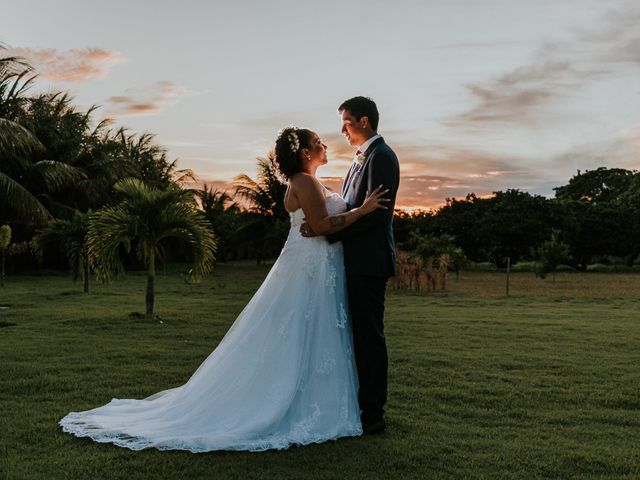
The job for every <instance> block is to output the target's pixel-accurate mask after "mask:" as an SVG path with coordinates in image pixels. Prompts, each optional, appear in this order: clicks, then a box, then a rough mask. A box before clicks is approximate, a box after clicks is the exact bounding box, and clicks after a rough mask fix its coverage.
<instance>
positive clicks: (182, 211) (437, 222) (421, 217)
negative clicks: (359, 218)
mask: <svg viewBox="0 0 640 480" xmlns="http://www.w3.org/2000/svg"><path fill="white" fill-rule="evenodd" d="M35 78H36V74H35V72H34V71H33V69H32V68H31V67H30V66H29V65H28V64H27V63H26V62H24V61H23V60H22V59H20V58H17V57H11V56H5V57H3V58H0V226H4V225H6V226H7V227H6V228H5V229H4V230H3V232H2V235H1V237H2V238H1V240H2V242H0V244H1V245H0V246H1V247H2V248H1V250H2V268H3V272H4V265H5V257H8V262H9V267H10V268H11V269H14V270H15V269H19V268H24V267H30V268H33V267H34V266H37V265H44V266H46V267H50V268H70V269H71V271H72V273H73V275H74V277H75V278H81V279H84V281H85V289H88V288H89V286H88V282H89V277H90V272H94V273H96V274H98V275H99V276H100V277H102V278H105V279H106V278H109V276H112V275H114V274H117V273H118V272H120V271H122V270H123V268H124V267H125V266H129V267H140V268H145V269H147V271H148V272H149V279H150V280H149V282H150V286H149V287H148V297H149V296H151V297H152V289H153V288H152V287H153V282H152V279H153V275H154V272H155V270H154V269H155V265H156V264H157V263H158V262H169V261H186V262H191V263H192V264H193V268H191V270H190V271H187V272H185V277H186V278H193V279H195V278H197V276H198V275H200V274H202V273H206V272H207V271H209V270H210V269H211V267H212V265H213V261H214V258H217V261H228V260H234V259H245V258H252V259H255V260H256V261H257V262H261V261H263V260H265V259H268V258H273V257H275V256H277V254H278V253H279V251H280V249H281V248H282V245H283V244H284V241H285V239H286V235H287V232H288V229H289V216H288V213H287V212H286V210H285V208H284V192H285V189H286V185H285V184H284V183H283V182H282V181H281V179H280V177H279V176H278V174H277V171H276V169H275V166H274V162H273V158H272V156H270V155H267V156H265V157H264V158H259V159H258V175H257V177H256V178H255V179H253V178H251V177H249V176H248V175H240V176H238V177H236V179H235V189H234V190H233V191H231V192H228V191H221V190H214V189H212V188H209V187H208V186H207V185H204V186H203V187H202V188H199V189H191V188H186V187H185V185H186V183H185V182H187V181H194V180H195V175H194V173H193V172H192V171H190V170H184V169H183V170H181V169H178V168H177V162H176V161H175V160H169V159H168V158H167V152H166V150H165V149H164V148H163V147H161V146H160V145H158V144H157V143H156V142H155V140H154V137H153V135H151V134H148V133H143V134H136V133H133V132H130V131H128V130H127V129H125V128H117V129H114V128H112V126H111V125H112V124H111V122H110V121H109V120H103V121H101V122H98V123H97V124H94V122H93V120H92V116H93V115H94V113H95V111H96V107H92V108H90V109H88V110H86V111H83V110H80V109H78V108H77V107H75V106H74V105H73V99H72V98H71V97H70V96H69V95H68V94H65V93H61V92H53V93H41V94H37V95H30V94H29V90H30V88H31V87H32V86H33V83H34V80H35ZM639 200H640V173H638V172H637V171H632V170H625V169H620V168H604V167H602V168H598V169H596V170H591V171H586V172H580V171H578V173H577V174H576V175H575V176H574V177H573V178H571V179H570V180H569V182H568V183H567V184H566V185H563V186H560V187H557V188H556V189H555V198H545V197H543V196H540V195H532V194H529V193H527V192H522V191H519V190H513V189H510V190H506V191H498V192H495V193H494V195H493V196H492V197H489V198H481V197H477V196H476V195H474V194H473V193H471V194H469V195H467V196H466V197H465V198H463V199H456V198H452V199H447V200H446V204H445V205H444V206H442V207H441V208H439V209H437V210H434V211H420V212H414V213H411V214H410V213H407V212H404V211H396V212H395V220H394V233H395V237H396V241H397V246H398V249H399V250H400V251H401V252H403V254H402V255H401V257H402V258H421V259H422V262H423V263H424V267H425V268H427V269H429V271H433V272H442V271H443V270H444V272H445V274H446V271H448V270H454V271H459V270H460V269H461V268H463V267H464V265H465V264H466V263H467V262H470V261H471V262H490V263H493V264H495V265H497V266H499V267H502V266H505V265H506V263H507V262H509V263H510V264H515V263H518V262H522V261H532V260H540V259H542V257H546V258H547V260H548V261H550V259H551V258H552V257H554V255H555V257H557V258H555V257H554V258H555V260H554V262H555V263H558V262H560V261H562V262H563V263H567V264H569V265H572V266H573V267H574V268H577V269H585V268H587V265H589V264H590V263H593V262H598V261H606V260H607V259H611V258H612V257H615V258H618V259H621V261H623V262H624V263H625V264H626V265H632V264H633V262H634V261H635V260H636V259H637V257H638V255H639V254H640V215H639V213H640V212H639V207H638V205H639ZM181 221H182V223H180V222H181ZM7 228H8V229H9V232H7ZM198 242H200V244H201V245H200V246H198ZM202 245H205V247H206V248H204V249H203V247H202ZM560 253H561V255H560ZM403 255H404V257H403ZM558 255H559V256H558ZM554 262H552V263H554ZM443 265H444V268H443ZM550 268H551V266H550ZM3 276H4V274H3ZM438 278H439V277H437V275H436V274H435V273H434V276H433V278H432V279H431V280H430V281H431V282H432V283H433V285H434V288H435V285H436V284H437V283H438V282H439V281H440V280H438ZM442 281H444V279H442ZM151 300H152V298H151Z"/></svg>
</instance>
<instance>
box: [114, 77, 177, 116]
mask: <svg viewBox="0 0 640 480" xmlns="http://www.w3.org/2000/svg"><path fill="white" fill-rule="evenodd" d="M186 93H187V89H186V88H185V87H183V86H182V85H178V84H176V83H173V82H167V81H163V82H158V83H155V84H154V85H152V86H151V87H145V88H130V89H127V90H126V91H125V94H124V95H117V96H113V97H109V98H108V99H107V113H108V115H110V116H114V117H126V116H143V115H153V114H156V113H159V112H162V111H164V109H165V108H166V107H167V106H169V105H171V104H173V103H175V102H176V101H177V98H178V97H179V96H181V95H184V94H186Z"/></svg>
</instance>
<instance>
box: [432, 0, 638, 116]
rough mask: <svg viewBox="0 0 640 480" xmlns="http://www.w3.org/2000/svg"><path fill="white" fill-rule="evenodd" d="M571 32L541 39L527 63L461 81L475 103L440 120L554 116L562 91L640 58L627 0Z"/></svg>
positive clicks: (634, 17)
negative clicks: (482, 78)
mask: <svg viewBox="0 0 640 480" xmlns="http://www.w3.org/2000/svg"><path fill="white" fill-rule="evenodd" d="M574 33H575V35H574V37H573V38H572V39H571V40H568V41H561V42H546V43H544V44H543V45H542V46H541V47H540V48H539V49H538V51H537V52H536V54H535V55H534V56H533V58H532V59H531V61H530V62H529V63H526V64H523V65H521V66H519V67H518V68H515V69H513V70H510V71H508V72H505V73H503V74H502V75H499V76H497V77H496V78H493V79H490V80H487V81H483V82H475V83H471V84H468V85H466V89H467V91H468V92H469V93H470V94H471V96H472V97H473V98H475V100H476V102H477V103H476V105H475V106H474V107H473V108H471V109H469V110H467V111H465V112H462V113H460V114H459V115H456V116H455V117H453V118H450V119H446V120H445V121H444V123H445V125H448V126H454V127H467V128H468V127H480V126H482V127H487V126H490V125H491V124H494V125H500V126H504V125H505V124H519V125H524V126H531V125H537V124H543V123H544V124H548V122H552V121H553V119H554V115H552V114H550V109H551V108H555V109H557V108H558V106H559V104H560V103H561V102H562V100H563V99H564V98H565V97H568V96H570V95H574V94H575V92H576V91H577V90H579V89H581V88H583V87H584V86H586V85H587V84H588V83H589V82H590V81H592V80H595V79H598V78H601V77H605V76H608V75H615V74H617V73H619V69H620V68H624V67H627V68H634V69H635V68H636V67H637V66H638V64H640V8H638V7H637V6H636V5H634V4H632V3H628V4H627V5H625V6H623V7H622V8H619V9H617V10H610V11H608V12H607V14H606V15H604V19H603V21H601V22H599V25H598V27H596V28H589V29H584V28H583V29H580V30H576V31H575V32H574ZM614 64H616V65H614Z"/></svg>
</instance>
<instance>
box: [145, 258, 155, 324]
mask: <svg viewBox="0 0 640 480" xmlns="http://www.w3.org/2000/svg"><path fill="white" fill-rule="evenodd" d="M155 278H156V257H155V251H154V250H153V248H150V249H149V268H148V270H147V297H146V300H147V309H146V312H145V313H146V315H147V317H152V316H153V301H154V290H153V286H154V282H155Z"/></svg>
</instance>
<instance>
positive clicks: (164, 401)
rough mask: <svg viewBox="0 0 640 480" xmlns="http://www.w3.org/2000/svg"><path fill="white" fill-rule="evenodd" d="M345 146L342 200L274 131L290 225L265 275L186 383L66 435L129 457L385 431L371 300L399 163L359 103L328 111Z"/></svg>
mask: <svg viewBox="0 0 640 480" xmlns="http://www.w3.org/2000/svg"><path fill="white" fill-rule="evenodd" d="M338 112H339V113H340V115H341V119H342V133H343V134H344V135H345V136H346V138H347V140H348V141H349V143H350V144H351V145H352V146H354V147H357V151H356V155H355V158H354V161H353V163H352V164H351V167H350V168H349V171H348V172H347V175H346V177H345V179H344V183H343V188H342V195H338V194H337V193H332V192H330V191H329V190H327V189H326V188H325V187H324V186H323V185H322V184H321V183H320V182H319V181H318V179H317V178H316V175H315V174H316V170H317V168H318V167H319V166H321V165H324V164H325V163H327V147H326V145H325V144H324V143H323V142H322V140H321V139H320V138H319V137H318V135H317V134H316V133H314V132H313V131H311V130H307V129H303V128H297V127H286V128H284V129H283V130H281V131H280V132H279V134H278V137H277V139H276V145H275V161H276V164H277V167H278V169H279V171H280V173H281V174H282V175H283V176H284V177H285V178H286V179H287V181H288V189H287V192H286V194H285V208H286V209H287V210H288V211H289V212H290V216H291V229H290V231H289V235H288V237H287V240H286V242H285V245H284V247H283V249H282V252H281V253H280V256H279V257H278V259H277V260H276V262H275V263H274V265H273V267H272V268H271V270H270V271H269V274H268V275H267V277H266V279H265V280H264V282H263V283H262V285H261V286H260V288H259V289H258V291H257V292H256V293H255V295H254V296H253V298H252V299H251V300H250V301H249V303H248V304H247V305H246V307H245V308H244V310H243V311H242V312H241V313H240V315H239V316H238V318H237V319H236V320H235V322H234V323H233V325H232V326H231V328H230V329H229V331H228V332H227V334H226V335H225V337H224V338H223V339H222V341H221V342H220V344H219V345H218V346H217V347H216V348H215V350H214V351H213V352H212V353H211V354H210V355H209V356H208V357H207V358H206V359H205V360H204V362H203V363H202V364H201V365H200V366H199V367H198V368H197V370H196V371H195V372H194V373H193V375H192V376H191V378H190V379H189V380H188V381H187V383H185V384H184V385H181V386H179V387H176V388H172V389H169V390H164V391H161V392H158V393H156V394H154V395H152V396H150V397H147V398H145V399H142V400H133V399H124V400H123V399H113V400H112V401H111V402H110V403H108V404H106V405H103V406H101V407H98V408H95V409H93V410H88V411H84V412H71V413H69V414H68V415H67V416H65V417H64V418H63V419H62V420H61V421H60V425H61V426H62V428H63V430H64V431H66V432H69V433H73V434H75V435H77V436H83V437H90V438H92V439H93V440H95V441H98V442H110V443H114V444H116V445H119V446H122V447H126V448H130V449H132V450H140V449H143V448H148V447H155V448H158V449H160V450H173V449H180V450H189V451H192V452H205V451H213V450H249V451H262V450H267V449H284V448H288V447H289V446H291V445H306V444H310V443H319V442H323V441H326V440H332V439H337V438H340V437H345V436H356V435H361V434H363V433H364V434H376V433H381V432H384V431H385V429H386V422H385V419H384V405H385V403H386V401H387V364H388V360H387V347H386V343H385V337H384V326H383V316H384V296H385V290H386V284H387V279H388V278H389V277H391V276H393V275H395V246H394V241H393V233H392V218H393V207H394V203H395V197H396V193H397V190H398V184H399V166H398V159H397V157H396V155H395V154H394V152H393V151H392V150H391V148H389V146H388V145H387V144H386V143H385V142H384V139H383V138H382V137H381V136H380V135H378V134H377V127H378V110H377V107H376V104H375V103H374V102H373V101H372V100H371V99H369V98H366V97H354V98H351V99H349V100H347V101H345V102H344V103H343V104H342V105H340V107H339V109H338Z"/></svg>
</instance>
